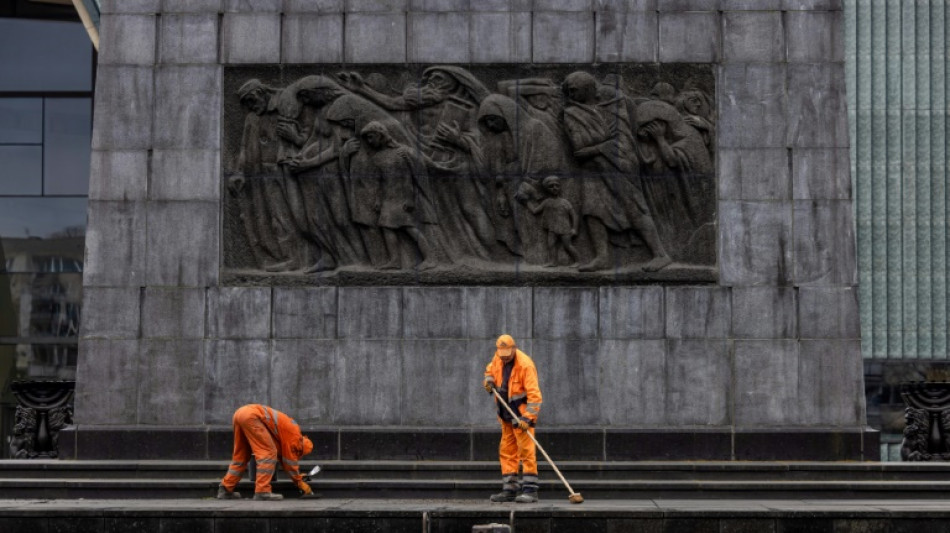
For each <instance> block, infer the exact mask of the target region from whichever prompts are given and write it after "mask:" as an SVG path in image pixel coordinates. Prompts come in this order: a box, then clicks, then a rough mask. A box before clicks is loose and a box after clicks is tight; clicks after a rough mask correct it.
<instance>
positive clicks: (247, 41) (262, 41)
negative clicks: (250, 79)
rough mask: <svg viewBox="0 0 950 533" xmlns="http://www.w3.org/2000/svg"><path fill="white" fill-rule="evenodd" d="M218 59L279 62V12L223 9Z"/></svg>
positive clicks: (237, 61)
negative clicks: (227, 11) (240, 11)
mask: <svg viewBox="0 0 950 533" xmlns="http://www.w3.org/2000/svg"><path fill="white" fill-rule="evenodd" d="M221 61H222V62H224V63H278V62H280V15H279V14H277V13H225V15H224V21H223V22H222V27H221Z"/></svg>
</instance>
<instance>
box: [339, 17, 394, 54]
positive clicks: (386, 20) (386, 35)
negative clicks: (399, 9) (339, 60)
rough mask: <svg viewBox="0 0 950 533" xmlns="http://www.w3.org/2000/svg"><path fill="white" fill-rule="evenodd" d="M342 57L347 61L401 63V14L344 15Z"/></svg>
mask: <svg viewBox="0 0 950 533" xmlns="http://www.w3.org/2000/svg"><path fill="white" fill-rule="evenodd" d="M344 35H345V37H344V49H343V57H344V60H345V61H346V62H348V63H405V62H406V15H405V14H404V13H354V14H352V15H347V17H346V28H345V34H344Z"/></svg>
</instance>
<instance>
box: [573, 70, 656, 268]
mask: <svg viewBox="0 0 950 533" xmlns="http://www.w3.org/2000/svg"><path fill="white" fill-rule="evenodd" d="M564 94H565V95H566V96H567V105H566V107H565V108H564V125H565V129H566V131H567V134H568V137H569V138H570V141H571V145H572V148H573V150H574V152H573V155H574V158H575V159H576V160H577V161H578V163H579V164H580V166H581V167H582V168H583V169H584V170H585V171H586V172H583V173H582V176H581V179H580V182H581V207H580V212H581V216H583V217H584V221H585V222H586V223H587V229H588V231H589V232H590V238H591V243H592V244H593V247H594V251H595V256H594V258H593V259H592V260H591V261H590V262H588V263H586V264H584V265H581V266H580V270H581V271H597V270H604V269H606V268H609V267H610V266H611V261H610V257H609V234H608V232H614V233H621V234H622V233H626V232H629V231H631V230H632V231H635V232H636V234H637V235H639V236H640V237H641V238H642V239H643V241H644V243H645V244H646V245H647V247H648V248H649V250H650V252H651V253H652V255H653V258H652V259H650V260H649V261H648V262H647V263H645V264H644V265H642V267H641V268H643V270H645V271H648V272H653V271H657V270H660V269H661V268H663V267H665V266H667V265H669V264H670V263H672V262H673V260H672V258H670V256H669V255H668V254H667V252H666V249H665V248H664V246H663V243H662V242H661V241H660V237H659V234H658V232H657V229H656V225H655V224H654V222H653V218H652V216H651V214H650V211H649V209H648V207H647V203H646V200H645V198H644V196H643V191H642V190H641V189H640V184H639V182H638V181H637V180H636V178H637V175H638V173H639V165H638V161H637V158H636V151H635V140H634V138H633V130H632V125H631V123H632V120H633V119H632V110H631V109H630V108H629V105H630V104H629V103H628V101H627V99H626V97H625V96H624V95H623V94H622V92H621V93H618V94H616V95H615V96H614V97H613V98H610V99H608V100H603V101H602V100H601V99H600V98H599V97H598V84H597V80H595V79H594V77H593V76H591V75H590V74H588V73H586V72H580V71H579V72H574V73H572V74H569V75H568V76H567V77H566V78H565V80H564Z"/></svg>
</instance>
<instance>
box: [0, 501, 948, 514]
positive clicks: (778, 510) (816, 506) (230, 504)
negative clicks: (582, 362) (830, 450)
mask: <svg viewBox="0 0 950 533" xmlns="http://www.w3.org/2000/svg"><path fill="white" fill-rule="evenodd" d="M79 510H82V511H84V512H96V511H98V512H106V513H112V512H120V513H124V512H133V513H136V512H137V513H150V512H152V511H154V512H156V513H162V514H164V513H169V512H171V513H176V512H184V513H195V512H197V513H199V514H203V513H216V512H220V511H225V512H234V511H243V512H248V513H258V512H264V513H273V512H279V513H280V514H283V515H286V514H288V513H293V512H294V511H299V512H301V513H303V514H310V513H320V512H331V513H340V512H344V513H347V512H351V513H374V514H383V515H385V514H388V513H422V512H430V513H431V512H435V513H463V514H464V513H478V514H481V513H488V514H496V513H499V512H503V513H508V512H511V511H515V512H516V513H522V512H532V511H535V512H542V513H551V512H554V513H565V512H567V513H579V514H588V513H590V514H605V515H609V514H612V513H623V514H629V513H642V514H643V515H645V516H649V515H654V516H656V515H670V514H675V515H686V514H694V513H695V514H697V515H703V516H711V515H743V516H752V515H760V514H761V515H774V514H780V515H781V514H786V515H787V514H813V515H823V514H848V515H853V514H866V515H882V514H887V515H889V516H894V515H905V514H906V515H910V514H917V513H927V514H930V515H934V514H943V513H946V515H947V516H948V517H950V499H948V500H922V501H907V500H600V501H596V500H593V501H592V500H588V501H585V502H584V503H583V504H571V503H570V502H568V501H567V498H566V497H565V498H563V499H555V498H548V499H545V500H542V501H541V502H539V503H537V504H533V505H529V504H514V503H505V504H493V503H488V502H479V501H472V500H398V499H326V500H324V499H317V500H300V499H286V500H283V501H280V502H261V501H253V500H247V499H245V500H236V501H235V500H231V501H218V500H214V499H210V498H208V499H192V500H85V499H78V500H29V499H24V500H0V514H3V513H9V512H11V511H12V512H15V513H22V512H30V513H32V512H49V513H53V514H60V513H64V512H65V513H69V512H75V511H79Z"/></svg>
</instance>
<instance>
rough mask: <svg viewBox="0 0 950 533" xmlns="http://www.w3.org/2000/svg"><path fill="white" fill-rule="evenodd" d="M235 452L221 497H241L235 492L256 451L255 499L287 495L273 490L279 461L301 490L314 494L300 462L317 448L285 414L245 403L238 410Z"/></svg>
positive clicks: (271, 498) (219, 489)
mask: <svg viewBox="0 0 950 533" xmlns="http://www.w3.org/2000/svg"><path fill="white" fill-rule="evenodd" d="M233 420H234V454H233V456H232V458H231V466H230V467H228V473H227V474H225V476H224V479H222V480H221V485H220V486H219V487H218V499H220V500H226V499H231V498H240V497H241V494H240V493H238V492H235V491H234V488H235V487H236V486H237V484H238V482H239V481H241V478H242V477H244V472H245V471H246V470H247V462H248V461H249V460H251V454H254V460H255V461H256V463H257V480H256V482H255V484H254V499H255V500H281V499H283V498H284V497H283V496H281V495H280V494H274V493H273V492H272V491H271V486H270V481H271V478H273V477H274V473H275V472H276V470H277V465H278V463H279V464H280V465H281V467H282V468H283V469H284V470H285V471H286V472H287V473H288V474H289V475H290V478H291V479H292V480H293V481H294V484H295V485H296V486H297V488H298V489H300V492H301V493H302V494H303V495H304V496H305V497H306V496H311V497H312V496H313V490H312V489H311V488H310V485H308V484H307V482H306V481H304V480H303V476H301V475H300V470H299V464H298V461H299V460H300V458H301V457H303V456H304V455H307V454H308V453H310V452H312V451H313V443H312V442H310V439H308V438H307V437H305V436H304V435H303V434H302V433H301V432H300V426H298V425H297V422H296V421H294V419H293V418H291V417H289V416H287V415H285V414H284V413H282V412H280V411H278V410H277V409H274V408H273V407H268V406H266V405H261V404H257V403H253V404H249V405H245V406H243V407H240V408H238V410H237V411H235V412H234V418H233Z"/></svg>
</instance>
